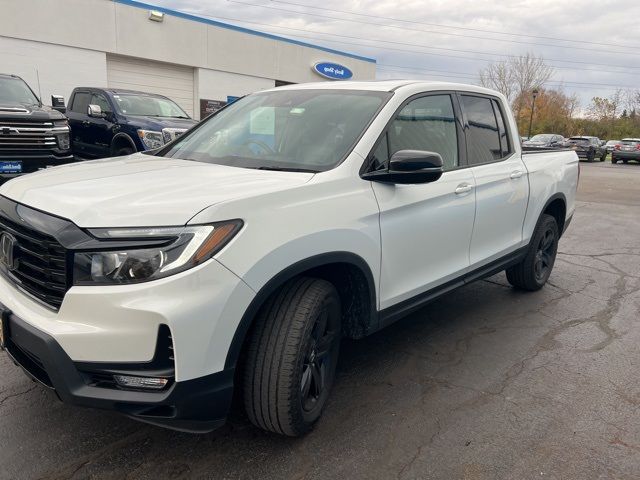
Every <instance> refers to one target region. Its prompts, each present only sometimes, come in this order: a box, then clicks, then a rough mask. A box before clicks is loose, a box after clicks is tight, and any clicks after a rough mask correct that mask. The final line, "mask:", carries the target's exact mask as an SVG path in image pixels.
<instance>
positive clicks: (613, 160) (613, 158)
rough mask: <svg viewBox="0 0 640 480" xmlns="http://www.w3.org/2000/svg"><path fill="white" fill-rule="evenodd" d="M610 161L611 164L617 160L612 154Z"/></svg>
mask: <svg viewBox="0 0 640 480" xmlns="http://www.w3.org/2000/svg"><path fill="white" fill-rule="evenodd" d="M611 163H612V164H613V165H615V164H616V163H618V160H617V159H616V158H615V157H614V156H613V155H611Z"/></svg>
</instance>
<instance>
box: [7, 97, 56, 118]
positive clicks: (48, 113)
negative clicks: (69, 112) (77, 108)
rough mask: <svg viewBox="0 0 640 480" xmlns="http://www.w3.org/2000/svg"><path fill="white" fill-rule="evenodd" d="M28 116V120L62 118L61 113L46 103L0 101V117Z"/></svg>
mask: <svg viewBox="0 0 640 480" xmlns="http://www.w3.org/2000/svg"><path fill="white" fill-rule="evenodd" d="M2 118H21V119H22V118H28V119H29V120H42V121H45V120H64V119H65V118H67V117H65V116H64V115H63V114H62V113H60V112H58V111H57V110H54V109H53V108H51V107H47V106H46V105H24V104H22V103H19V102H6V101H5V102H0V119H2Z"/></svg>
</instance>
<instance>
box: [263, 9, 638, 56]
mask: <svg viewBox="0 0 640 480" xmlns="http://www.w3.org/2000/svg"><path fill="white" fill-rule="evenodd" d="M270 1H271V2H273V3H282V4H285V5H295V6H298V7H304V8H311V9H314V10H324V11H329V12H334V13H346V14H347V15H355V16H358V17H367V18H377V19H380V20H391V21H393V22H402V23H411V24H414V25H428V26H431V27H441V28H451V29H455V30H466V31H471V32H481V33H493V34H496V35H511V36H516V37H525V38H539V39H542V40H556V41H560V42H572V43H586V44H589V45H600V46H605V47H618V48H635V49H638V48H640V47H639V46H635V45H622V44H616V43H603V42H593V41H589V40H572V39H570V38H560V37H549V36H544V35H531V34H527V33H515V32H504V31H499V30H489V29H483V28H472V27H460V26H458V25H447V24H442V23H429V22H419V21H416V20H406V19H402V18H394V17H387V16H383V15H371V14H366V13H357V12H350V11H348V10H338V9H331V8H322V7H315V6H312V5H306V4H302V3H295V2H286V1H283V0H270Z"/></svg>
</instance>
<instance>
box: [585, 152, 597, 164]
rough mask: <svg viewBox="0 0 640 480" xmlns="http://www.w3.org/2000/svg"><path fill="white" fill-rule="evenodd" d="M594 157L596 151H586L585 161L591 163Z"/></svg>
mask: <svg viewBox="0 0 640 480" xmlns="http://www.w3.org/2000/svg"><path fill="white" fill-rule="evenodd" d="M595 158H596V152H593V151H591V152H589V153H587V162H589V163H591V162H593V161H594V160H595Z"/></svg>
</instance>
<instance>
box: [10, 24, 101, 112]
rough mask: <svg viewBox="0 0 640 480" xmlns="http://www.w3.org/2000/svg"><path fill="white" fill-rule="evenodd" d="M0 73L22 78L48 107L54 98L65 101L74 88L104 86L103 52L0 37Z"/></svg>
mask: <svg viewBox="0 0 640 480" xmlns="http://www.w3.org/2000/svg"><path fill="white" fill-rule="evenodd" d="M0 73H12V74H14V75H19V76H21V77H22V78H23V79H24V80H25V81H26V82H27V83H28V84H29V86H31V88H32V89H33V90H34V91H35V92H36V94H38V95H41V97H42V101H43V102H44V103H45V104H47V105H48V104H50V101H51V95H54V94H55V95H63V96H64V97H65V100H68V99H69V95H70V94H71V91H72V90H73V89H74V88H75V87H81V86H92V87H106V86H107V60H106V54H105V53H104V52H96V51H92V50H84V49H80V48H73V47H65V46H62V45H52V44H48V43H42V42H33V41H30V40H20V39H16V38H7V37H2V36H0ZM38 78H39V80H40V81H39V82H38ZM38 83H39V87H38Z"/></svg>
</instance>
